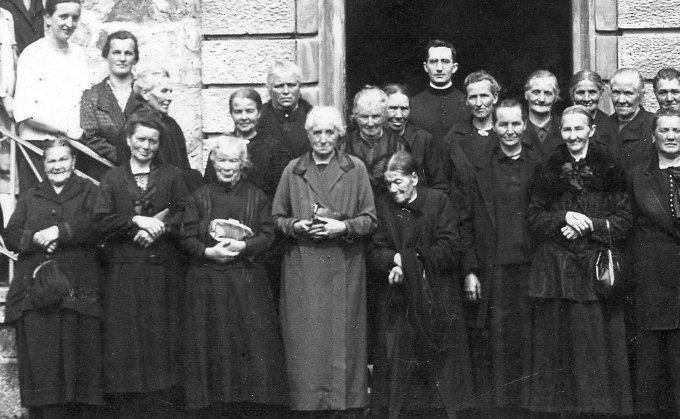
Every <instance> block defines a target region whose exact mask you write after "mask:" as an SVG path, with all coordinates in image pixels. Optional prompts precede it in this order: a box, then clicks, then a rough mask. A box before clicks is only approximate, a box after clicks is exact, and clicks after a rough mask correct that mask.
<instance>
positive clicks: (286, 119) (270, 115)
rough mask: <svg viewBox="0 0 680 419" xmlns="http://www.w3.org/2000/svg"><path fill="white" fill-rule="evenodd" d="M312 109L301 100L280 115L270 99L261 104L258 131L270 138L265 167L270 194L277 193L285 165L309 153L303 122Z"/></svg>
mask: <svg viewBox="0 0 680 419" xmlns="http://www.w3.org/2000/svg"><path fill="white" fill-rule="evenodd" d="M311 110H312V105H311V104H310V103H309V102H307V101H306V100H304V99H302V98H300V100H299V101H298V107H297V108H296V109H295V110H293V111H290V112H281V111H279V110H278V109H276V108H274V107H273V106H272V103H271V100H270V101H269V102H267V103H265V104H264V105H262V109H261V110H260V121H259V122H258V124H257V130H258V132H261V131H264V132H266V133H268V134H269V135H271V137H272V139H273V142H272V145H271V148H270V150H269V152H270V158H271V160H270V166H269V168H268V172H269V177H270V180H269V181H268V183H271V184H272V185H273V188H272V189H273V191H272V193H273V192H275V191H276V186H277V185H278V184H279V180H280V179H281V174H282V173H283V169H285V167H286V166H287V165H288V163H290V161H291V160H293V159H295V158H298V157H300V156H301V155H302V154H303V153H305V152H307V151H309V150H310V145H309V139H308V138H307V131H306V130H305V122H306V121H307V114H308V113H309V111H311ZM265 192H268V191H265Z"/></svg>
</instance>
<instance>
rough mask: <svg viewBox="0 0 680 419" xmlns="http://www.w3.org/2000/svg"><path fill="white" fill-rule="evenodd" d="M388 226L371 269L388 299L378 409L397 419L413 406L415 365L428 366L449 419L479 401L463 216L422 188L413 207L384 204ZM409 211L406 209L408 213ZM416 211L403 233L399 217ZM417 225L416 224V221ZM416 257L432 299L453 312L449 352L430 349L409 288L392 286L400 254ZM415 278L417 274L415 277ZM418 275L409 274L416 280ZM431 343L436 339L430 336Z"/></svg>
mask: <svg viewBox="0 0 680 419" xmlns="http://www.w3.org/2000/svg"><path fill="white" fill-rule="evenodd" d="M376 205H377V209H378V217H379V218H380V219H381V220H384V221H385V222H381V223H380V224H379V226H378V229H377V230H376V232H375V234H374V235H373V241H372V245H371V251H370V252H369V263H370V265H371V269H372V270H373V271H374V275H373V278H376V279H379V283H378V284H377V286H378V287H379V290H380V291H379V293H380V306H379V312H380V316H379V326H378V330H379V333H378V336H379V342H378V349H376V360H375V379H374V384H373V388H374V393H375V394H374V396H373V399H374V404H375V405H376V406H377V407H387V408H388V409H389V417H390V418H396V417H400V416H399V411H400V410H401V408H402V405H403V404H408V398H409V396H410V395H411V392H409V390H408V384H409V376H410V374H409V373H410V371H412V369H413V367H414V363H415V361H421V362H422V365H425V362H424V361H427V364H429V366H430V369H429V373H430V374H431V379H432V381H433V382H434V381H435V380H436V382H437V388H438V389H439V395H440V397H441V401H442V404H443V405H444V406H445V408H446V410H447V412H448V415H449V417H454V415H455V412H456V410H459V409H463V408H465V407H466V405H468V404H469V403H470V401H471V400H472V397H471V396H472V395H471V390H472V378H471V367H470V358H469V352H468V345H467V338H466V335H467V334H466V332H465V324H464V321H463V315H462V298H461V294H462V292H461V286H460V273H459V269H458V265H459V257H460V253H461V248H460V246H461V242H460V236H459V233H458V228H457V218H458V217H457V214H456V212H455V211H454V210H453V208H452V206H451V204H450V202H449V199H448V198H447V197H446V195H444V194H443V193H441V192H439V191H435V190H432V189H427V188H425V189H422V190H418V197H417V198H416V200H415V201H414V202H413V203H411V204H407V205H405V206H400V205H397V204H396V203H395V202H394V201H393V199H392V197H391V196H389V195H386V194H384V195H382V196H380V197H378V198H377V200H376ZM404 208H406V210H405V209H404ZM404 211H408V213H409V216H410V217H412V220H411V219H409V228H408V229H407V231H404V230H399V228H398V223H397V222H396V218H397V217H401V216H404V215H403V214H405V213H404ZM411 221H412V222H411ZM409 252H411V253H413V254H416V255H418V260H419V262H418V263H417V265H419V266H418V268H417V269H416V271H417V272H418V273H420V272H423V271H426V272H427V280H428V283H429V285H430V287H431V292H432V295H433V297H434V298H435V299H439V300H440V301H442V302H443V304H444V305H445V307H446V312H447V314H448V316H445V319H446V322H445V324H446V325H447V326H445V327H444V330H446V331H447V332H448V333H446V336H447V338H446V339H445V340H444V341H445V345H446V347H447V349H446V350H444V351H443V352H441V353H437V354H433V353H432V352H428V351H426V346H425V345H424V344H423V341H424V336H423V335H422V334H421V332H416V331H415V329H417V326H415V324H414V322H413V317H412V316H411V315H409V310H412V308H409V307H410V306H409V305H408V304H407V303H406V297H405V294H406V292H407V291H406V288H407V283H406V282H405V283H404V284H403V285H389V284H388V281H387V277H388V272H389V270H390V269H391V268H392V267H393V266H394V263H393V258H394V255H395V253H401V254H402V265H403V268H404V273H405V275H408V274H407V272H408V267H407V265H406V261H407V257H408V256H406V255H408V254H409ZM414 276H415V275H414ZM409 278H413V276H411V277H409V276H405V279H404V281H409V280H411V279H409ZM430 337H431V336H430Z"/></svg>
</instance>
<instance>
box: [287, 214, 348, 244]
mask: <svg viewBox="0 0 680 419" xmlns="http://www.w3.org/2000/svg"><path fill="white" fill-rule="evenodd" d="M293 230H294V231H295V234H297V235H300V236H305V237H308V238H310V239H313V240H320V239H326V238H331V239H332V238H335V237H338V236H341V235H343V234H345V232H346V231H347V225H345V223H343V222H342V221H339V220H336V219H333V218H326V217H316V219H315V221H314V222H313V221H311V220H298V221H296V222H295V223H294V224H293Z"/></svg>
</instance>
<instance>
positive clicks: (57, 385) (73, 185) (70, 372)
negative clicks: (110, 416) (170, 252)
mask: <svg viewBox="0 0 680 419" xmlns="http://www.w3.org/2000/svg"><path fill="white" fill-rule="evenodd" d="M45 146H46V147H45V150H44V152H45V154H44V156H43V164H44V168H45V176H46V178H47V179H45V180H44V181H43V182H41V183H40V184H38V185H36V186H34V187H32V188H30V189H29V190H27V191H25V192H24V193H22V194H21V196H20V197H19V202H18V203H17V207H16V210H15V211H14V213H13V214H12V217H11V218H10V220H9V224H8V225H7V229H6V230H5V234H4V235H3V236H4V238H5V241H6V243H7V247H8V248H9V249H10V250H13V251H15V252H17V253H18V254H19V260H18V261H17V264H16V267H15V269H16V270H15V274H14V280H13V281H12V283H11V285H10V290H9V293H8V295H7V308H6V313H5V315H6V319H5V320H6V321H7V322H11V323H14V324H15V325H16V328H17V351H18V357H19V384H20V389H21V403H22V405H23V406H26V407H28V409H29V413H30V416H31V417H34V416H35V417H38V418H41V417H93V416H95V415H96V413H95V411H94V410H93V406H94V405H100V404H102V403H103V400H102V380H101V368H102V367H101V354H102V338H101V325H100V316H101V300H100V291H101V290H100V285H101V284H100V277H101V275H100V271H99V267H98V264H97V261H96V258H95V251H94V248H95V240H96V237H95V235H93V234H92V214H93V213H92V209H93V206H94V200H95V195H96V187H95V186H94V184H92V183H91V182H90V181H88V180H86V179H83V178H80V177H78V176H75V175H73V170H74V167H75V160H76V159H75V156H74V152H73V149H71V146H70V145H69V143H68V142H67V141H66V140H50V141H46V142H45Z"/></svg>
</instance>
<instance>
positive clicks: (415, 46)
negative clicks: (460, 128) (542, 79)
mask: <svg viewBox="0 0 680 419" xmlns="http://www.w3.org/2000/svg"><path fill="white" fill-rule="evenodd" d="M346 16H347V17H346V30H347V95H348V101H347V103H348V104H350V106H351V103H352V97H353V96H354V94H355V93H356V92H357V91H358V90H359V89H360V88H361V87H362V86H364V85H365V84H377V85H382V84H384V83H387V82H401V83H404V84H406V85H407V86H408V87H409V89H410V91H411V93H417V92H418V91H420V90H422V89H424V88H425V86H426V85H427V76H426V74H425V73H424V71H423V65H422V63H423V61H424V57H423V52H424V51H423V49H424V47H425V45H426V44H427V42H428V41H429V40H430V39H432V38H443V39H447V40H449V41H451V42H452V43H453V44H454V45H455V46H456V47H457V49H458V50H459V53H458V59H457V61H458V63H459V69H458V72H457V73H456V74H454V79H453V81H454V84H455V85H456V86H457V87H458V88H462V84H463V79H464V78H465V76H466V75H467V74H469V73H471V72H472V71H475V70H479V69H485V70H487V71H488V72H490V73H491V74H492V75H494V76H495V77H496V78H497V79H498V80H499V82H500V83H501V85H502V86H503V92H502V94H501V97H502V98H506V97H521V96H522V95H523V85H524V81H525V79H526V77H527V76H528V75H529V74H530V73H531V72H533V71H534V70H537V69H539V68H545V69H548V70H550V71H552V72H553V73H554V74H555V75H556V76H557V78H558V80H559V81H560V87H561V90H562V92H563V93H562V95H561V96H562V98H563V99H565V100H566V99H567V95H566V94H565V93H566V87H567V86H568V83H569V78H570V77H571V74H572V41H571V29H572V22H571V2H569V1H566V0H523V1H507V0H346Z"/></svg>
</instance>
